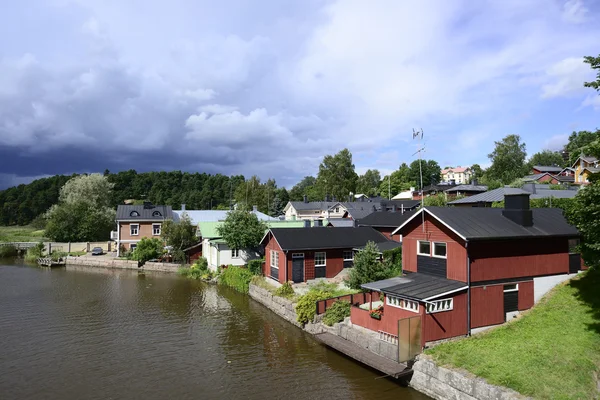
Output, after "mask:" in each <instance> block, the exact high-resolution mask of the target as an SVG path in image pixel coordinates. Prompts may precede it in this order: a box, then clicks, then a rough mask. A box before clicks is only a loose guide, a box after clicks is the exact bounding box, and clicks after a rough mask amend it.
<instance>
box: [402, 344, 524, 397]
mask: <svg viewBox="0 0 600 400" xmlns="http://www.w3.org/2000/svg"><path fill="white" fill-rule="evenodd" d="M413 371H414V372H413V375H412V378H411V380H410V386H412V387H413V388H415V389H416V390H418V391H419V392H421V393H424V394H426V395H428V396H430V397H432V398H434V399H437V400H450V399H452V400H454V399H460V400H497V399H504V400H508V399H525V398H527V397H525V396H522V395H521V394H519V393H517V392H515V391H514V390H511V389H508V388H505V387H500V386H495V385H491V384H489V383H487V382H486V381H485V380H484V379H482V378H478V377H476V376H475V375H472V374H470V373H468V372H466V371H463V370H451V369H448V368H443V367H440V366H438V365H436V363H435V362H434V361H433V360H432V359H431V357H429V356H427V355H424V354H421V355H419V356H417V361H416V362H415V363H414V365H413Z"/></svg>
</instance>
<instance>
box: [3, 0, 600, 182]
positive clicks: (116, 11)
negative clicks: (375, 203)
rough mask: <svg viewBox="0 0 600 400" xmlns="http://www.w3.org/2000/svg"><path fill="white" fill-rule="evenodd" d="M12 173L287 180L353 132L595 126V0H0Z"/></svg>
mask: <svg viewBox="0 0 600 400" xmlns="http://www.w3.org/2000/svg"><path fill="white" fill-rule="evenodd" d="M0 9H1V10H2V12H1V13H0V189H1V188H5V187H8V186H12V185H16V184H20V183H26V182H29V181H31V180H32V179H35V178H37V177H43V176H48V175H54V174H71V173H84V172H88V173H89V172H102V171H104V170H105V169H109V170H110V171H112V172H117V171H121V170H127V169H132V168H133V169H136V170H137V171H139V172H143V171H160V170H167V171H168V170H183V171H190V172H207V173H222V174H243V175H244V176H246V177H250V176H252V175H258V176H259V177H261V178H262V179H263V180H266V179H267V178H275V179H276V181H277V183H278V185H279V186H286V187H290V186H292V185H293V184H295V183H296V182H297V181H299V180H300V179H301V178H302V177H303V176H306V175H316V173H317V172H318V167H319V163H320V161H321V160H322V158H323V156H325V155H327V154H335V153H336V152H338V151H340V150H341V149H343V148H348V149H350V151H351V152H352V154H353V160H354V164H355V165H356V170H357V172H358V173H362V172H364V171H366V170H367V169H369V168H376V169H378V170H380V171H381V172H382V175H385V174H387V173H389V172H390V171H393V170H395V169H397V168H398V166H399V165H400V164H401V163H402V162H406V163H410V162H412V161H413V160H415V159H416V158H417V157H418V156H416V155H415V154H414V153H415V151H416V150H417V149H418V148H419V143H418V141H417V140H413V139H412V131H413V129H418V130H420V129H422V130H423V132H424V135H423V146H424V148H425V150H424V154H423V157H425V158H428V159H435V160H436V161H437V162H438V163H439V164H440V166H441V167H444V166H449V165H451V166H458V165H462V166H465V165H471V164H473V163H478V164H480V165H482V166H487V165H489V159H488V158H487V154H489V153H490V152H491V151H492V150H493V147H494V141H497V140H500V139H501V138H502V137H504V136H506V135H508V134H518V135H520V136H521V138H522V139H523V141H524V142H525V143H526V144H527V151H528V153H529V155H532V154H533V153H535V152H537V151H540V150H542V149H551V150H556V149H560V148H561V147H562V145H564V144H565V143H566V140H567V137H568V135H569V134H570V133H571V132H572V131H574V130H593V129H596V128H598V127H600V96H599V95H598V92H596V91H594V90H593V89H590V88H584V87H583V82H584V81H589V80H593V79H594V76H595V74H594V71H593V70H591V69H590V67H589V65H588V64H585V63H583V56H586V55H593V56H597V55H598V54H599V53H600V24H599V23H598V20H599V17H600V2H597V1H596V0H567V1H565V0H528V1H522V0H498V1H487V0H481V1H476V2H474V1H469V0H444V1H439V0H437V1H428V0H423V1H405V0H376V1H364V0H320V1H318V0H294V1H292V0H290V1H281V0H236V1H234V0H221V1H219V2H214V1H207V0H171V1H169V2H166V1H157V0H118V1H117V0H22V1H11V0H0Z"/></svg>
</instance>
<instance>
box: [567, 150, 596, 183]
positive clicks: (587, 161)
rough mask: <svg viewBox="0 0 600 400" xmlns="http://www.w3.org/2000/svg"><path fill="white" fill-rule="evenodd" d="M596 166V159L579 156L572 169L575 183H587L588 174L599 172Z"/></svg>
mask: <svg viewBox="0 0 600 400" xmlns="http://www.w3.org/2000/svg"><path fill="white" fill-rule="evenodd" d="M598 164H599V162H598V159H597V158H596V157H586V156H583V155H582V156H580V157H579V158H578V159H577V161H575V164H573V167H572V168H573V169H574V170H575V183H579V184H581V183H588V182H589V181H588V177H589V175H590V174H595V173H598V172H600V168H598V167H599V165H598Z"/></svg>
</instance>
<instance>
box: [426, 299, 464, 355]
mask: <svg viewBox="0 0 600 400" xmlns="http://www.w3.org/2000/svg"><path fill="white" fill-rule="evenodd" d="M450 297H451V296H449V297H443V298H440V299H439V300H442V299H447V298H450ZM452 298H453V299H454V301H453V303H454V304H453V308H452V310H451V311H443V312H438V313H433V314H427V313H426V312H425V307H421V315H422V317H423V319H422V331H421V338H422V342H423V345H425V343H426V342H432V341H435V340H441V339H448V338H452V337H456V336H462V335H466V334H467V293H466V291H465V292H463V293H460V294H458V295H456V296H454V297H452Z"/></svg>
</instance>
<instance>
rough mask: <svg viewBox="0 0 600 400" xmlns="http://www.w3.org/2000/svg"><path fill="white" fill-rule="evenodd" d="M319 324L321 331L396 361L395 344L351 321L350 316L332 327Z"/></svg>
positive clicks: (396, 350)
mask: <svg viewBox="0 0 600 400" xmlns="http://www.w3.org/2000/svg"><path fill="white" fill-rule="evenodd" d="M319 325H320V326H321V327H322V330H323V331H327V332H329V333H332V334H334V335H338V336H339V337H341V338H343V339H346V340H348V341H349V342H352V343H354V344H356V345H358V346H360V347H362V348H364V349H367V350H369V351H371V352H373V353H375V354H377V355H378V356H381V357H385V358H388V359H390V360H392V361H398V345H397V344H392V343H389V342H386V341H384V340H381V339H380V338H379V333H377V332H373V331H372V330H370V329H365V328H363V327H362V326H358V325H355V324H353V323H351V322H350V318H346V319H345V320H344V322H340V323H338V324H334V325H333V326H332V327H328V326H326V325H324V324H319Z"/></svg>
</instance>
